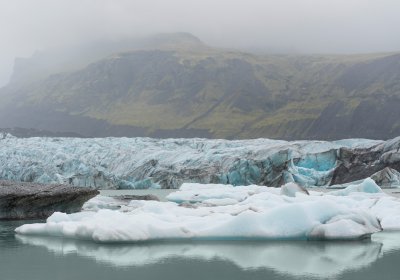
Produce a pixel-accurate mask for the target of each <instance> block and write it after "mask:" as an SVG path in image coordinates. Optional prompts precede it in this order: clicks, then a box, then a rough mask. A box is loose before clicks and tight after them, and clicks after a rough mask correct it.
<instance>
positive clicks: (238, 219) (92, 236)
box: [16, 179, 400, 242]
mask: <svg viewBox="0 0 400 280" xmlns="http://www.w3.org/2000/svg"><path fill="white" fill-rule="evenodd" d="M371 181H372V180H370V179H367V180H365V181H364V182H362V183H361V185H360V186H358V187H357V188H355V187H353V188H350V190H349V191H348V192H346V193H343V194H341V195H338V194H337V193H335V192H332V193H324V194H322V193H319V194H316V192H312V193H311V194H310V195H306V194H303V193H296V194H295V196H294V197H289V196H286V195H281V194H280V193H279V189H276V188H268V187H260V186H238V187H233V186H229V185H223V186H220V185H199V184H184V185H183V186H182V188H181V189H180V190H179V191H177V192H175V193H171V194H170V195H169V196H168V199H169V200H170V202H157V201H131V202H130V203H129V204H128V205H122V206H121V207H120V209H119V210H117V211H116V210H109V209H104V207H98V208H97V209H96V207H93V201H89V202H88V203H89V204H91V207H89V208H90V209H92V210H93V209H95V210H94V211H84V212H80V213H75V214H69V215H67V214H64V213H55V214H53V215H52V216H51V217H49V218H48V219H47V221H46V223H42V224H29V225H23V226H21V227H19V228H17V229H16V232H17V233H18V234H28V235H46V236H60V237H67V238H74V239H85V240H93V241H95V242H140V241H154V240H242V239H251V240H253V239H263V240H264V239H296V240H310V239H311V240H312V239H359V238H363V237H366V236H369V235H371V234H372V233H375V232H378V231H381V230H382V229H384V230H385V229H400V222H399V221H400V211H399V210H400V201H399V199H397V198H395V197H390V196H388V195H386V194H384V193H382V192H374V191H373V190H375V188H379V187H378V186H377V185H376V184H375V185H374V188H371V186H370V185H371V184H374V183H372V182H371ZM360 191H361V192H360ZM363 191H364V192H363ZM365 191H367V192H369V193H367V192H365ZM94 201H96V200H94ZM97 201H100V202H101V200H97ZM100 202H99V203H100ZM104 202H105V201H102V202H101V203H104ZM110 203H111V204H112V202H110V201H107V202H106V204H110ZM101 208H103V209H101Z"/></svg>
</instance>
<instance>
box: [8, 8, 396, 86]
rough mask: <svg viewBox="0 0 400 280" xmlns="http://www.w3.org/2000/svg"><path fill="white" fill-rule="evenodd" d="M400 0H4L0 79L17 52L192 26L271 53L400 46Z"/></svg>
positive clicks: (224, 41)
mask: <svg viewBox="0 0 400 280" xmlns="http://www.w3.org/2000/svg"><path fill="white" fill-rule="evenodd" d="M399 27H400V1H399V0H0V36H1V37H0V38H1V41H0V85H3V84H4V83H5V82H6V81H7V80H8V78H9V76H10V74H11V70H12V66H13V61H14V58H15V57H26V56H30V55H31V54H32V53H33V52H34V51H35V50H43V49H47V48H50V47H57V46H67V45H73V44H76V43H80V42H86V41H91V40H97V39H104V38H112V39H117V38H120V37H124V36H135V35H145V34H148V33H160V32H176V31H184V32H190V33H192V34H194V35H196V36H198V37H199V38H200V39H201V40H202V41H204V42H205V43H207V44H209V45H213V46H221V47H228V48H242V49H246V48H247V49H249V48H255V49H258V50H265V51H266V52H272V53H287V52H290V53H355V52H386V51H400V35H399Z"/></svg>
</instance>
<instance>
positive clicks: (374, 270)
mask: <svg viewBox="0 0 400 280" xmlns="http://www.w3.org/2000/svg"><path fill="white" fill-rule="evenodd" d="M170 192H171V190H143V191H137V190H135V191H132V190H125V191H124V190H116V191H115V190H114V191H113V190H111V191H101V194H102V195H108V196H118V195H129V194H135V195H142V194H154V195H156V196H158V197H159V198H160V199H161V200H165V196H166V195H167V194H168V193H170ZM28 222H34V221H24V222H5V221H0V280H36V279H37V280H67V279H68V280H75V279H77V280H81V279H82V280H90V279H96V280H102V279H104V280H105V279H107V280H118V279H140V280H148V279H157V280H168V279H171V280H172V279H173V280H180V279H185V280H187V279H189V280H197V279H209V280H225V279H226V280H228V279H229V280H235V279H238V280H239V279H240V280H244V279H279V280H283V279H285V280H286V279H288V280H291V279H348V280H350V279H351V280H358V279H360V280H361V279H362V280H369V279H371V280H372V279H373V280H376V279H379V280H386V279H388V280H397V279H400V232H388V233H379V234H375V235H373V236H372V239H371V240H367V241H356V242H306V241H279V242H278V241H277V242H271V241H268V242H265V241H264V242H262V241H253V242H252V241H231V242H221V241H218V242H217V241H215V242H187V241H185V242H154V243H140V244H96V243H93V242H89V241H77V240H69V239H62V238H47V237H34V236H18V235H15V234H14V229H15V228H16V227H17V226H19V225H21V224H23V223H28ZM36 222H37V221H36Z"/></svg>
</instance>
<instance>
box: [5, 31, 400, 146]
mask: <svg viewBox="0 0 400 280" xmlns="http://www.w3.org/2000/svg"><path fill="white" fill-rule="evenodd" d="M165 36H167V35H165ZM183 36H184V38H185V36H188V35H183ZM167 37H168V36H167ZM177 37H178V38H179V35H177ZM164 41H167V42H168V40H164ZM183 41H184V42H188V43H187V44H186V43H183V44H180V43H179V40H178V42H177V43H176V44H174V43H173V42H174V40H171V41H169V42H170V43H169V44H164V45H162V46H161V45H159V46H158V47H157V46H154V47H151V48H142V49H140V50H138V49H136V50H131V51H122V52H116V53H113V54H112V55H108V56H106V57H104V58H102V59H99V60H96V61H95V62H92V63H89V64H88V65H86V66H84V67H81V68H80V69H79V70H74V71H70V72H62V73H53V74H52V75H49V76H47V77H46V78H42V79H37V80H35V81H34V82H29V83H28V84H23V83H22V85H16V86H15V85H12V84H11V85H10V86H8V87H6V88H3V89H2V90H1V91H0V95H1V96H2V99H3V102H2V104H0V127H15V126H17V127H26V128H35V129H45V130H50V131H54V130H55V129H57V128H58V129H59V130H57V131H60V132H67V131H68V132H73V133H78V134H81V135H83V136H88V137H95V136H101V137H102V136H151V137H161V138H165V137H206V138H227V139H244V138H259V137H267V138H280V139H288V140H293V139H324V140H325V139H326V140H331V139H339V138H354V137H361V138H372V139H388V138H393V137H395V136H397V135H399V134H400V121H398V120H400V113H399V112H398V110H397V108H398V106H399V105H400V82H399V81H400V54H399V53H388V54H368V55H327V56H323V55H310V56H304V55H302V56H297V55H256V54H249V53H244V52H240V51H233V50H224V49H216V48H211V47H208V46H206V45H205V44H203V43H202V42H201V41H200V40H195V39H191V37H190V36H189V37H188V38H187V40H186V41H185V40H183ZM56 120H57V121H56Z"/></svg>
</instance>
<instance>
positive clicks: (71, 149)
mask: <svg viewBox="0 0 400 280" xmlns="http://www.w3.org/2000/svg"><path fill="white" fill-rule="evenodd" d="M399 146H400V138H396V139H392V140H389V141H386V142H385V141H378V140H366V139H347V140H339V141H331V142H327V141H291V142H288V141H281V140H270V139H254V140H207V139H152V138H94V139H82V138H46V137H44V138H16V137H12V136H11V135H3V136H2V137H0V179H3V180H12V181H23V182H36V183H44V184H48V183H58V184H69V185H72V186H80V187H91V188H96V189H146V188H172V189H178V188H179V187H180V186H181V185H182V184H183V183H201V184H228V185H234V186H239V185H265V186H269V187H279V186H281V185H283V184H285V183H289V182H295V183H297V184H299V185H301V186H304V187H315V186H317V187H326V186H329V185H337V186H339V185H343V184H345V183H348V182H352V181H356V180H361V179H365V178H367V177H370V176H372V175H374V174H376V175H375V177H372V178H374V180H375V181H376V182H381V183H382V185H383V184H385V185H387V186H388V187H393V186H396V187H398V186H399V182H400V177H399V176H400V173H399V172H398V170H400V152H399V151H398V150H399ZM385 168H386V169H385Z"/></svg>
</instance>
